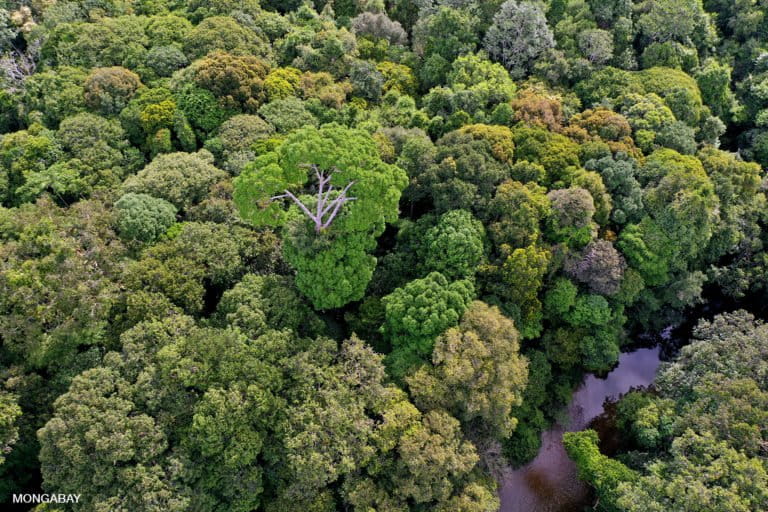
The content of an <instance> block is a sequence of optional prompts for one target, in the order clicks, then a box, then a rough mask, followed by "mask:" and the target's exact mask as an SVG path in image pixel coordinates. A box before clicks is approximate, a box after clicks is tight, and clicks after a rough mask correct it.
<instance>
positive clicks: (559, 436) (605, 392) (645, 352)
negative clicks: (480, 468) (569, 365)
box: [499, 347, 660, 512]
mask: <svg viewBox="0 0 768 512" xmlns="http://www.w3.org/2000/svg"><path fill="white" fill-rule="evenodd" d="M659 354H660V349H659V347H654V348H641V349H638V350H634V351H632V352H625V353H622V354H621V355H620V356H619V364H618V365H617V366H616V368H614V369H613V370H612V371H611V372H610V373H608V374H607V375H606V376H605V377H603V378H600V377H596V376H594V375H588V376H587V377H586V378H585V379H584V382H583V383H582V384H581V386H579V388H578V389H577V390H576V391H575V392H574V394H573V397H572V399H571V403H570V404H569V405H568V410H567V418H568V419H567V425H555V426H554V427H553V428H552V429H550V430H548V431H546V432H544V433H543V434H542V438H541V449H540V450H539V453H538V455H537V456H536V458H535V459H533V460H532V461H531V462H530V463H528V464H527V465H526V466H523V467H522V468H520V469H517V470H512V469H508V470H507V471H506V472H505V473H504V475H503V476H502V478H501V481H500V482H499V495H500V498H501V512H581V511H582V510H583V508H584V507H585V506H588V505H590V502H591V499H592V495H591V492H590V489H589V487H588V486H587V485H586V484H585V483H584V482H582V481H581V480H579V478H578V476H577V474H576V466H575V464H574V463H573V462H572V461H571V459H569V458H568V455H567V454H566V453H565V448H563V442H562V441H563V432H565V431H576V430H583V429H584V428H585V427H587V425H589V422H590V421H592V420H593V419H594V418H595V417H597V416H599V415H600V414H601V413H602V412H603V403H604V402H605V400H606V399H607V398H617V397H618V396H619V395H621V394H623V393H626V392H627V391H629V390H630V388H633V387H638V386H647V385H649V384H650V383H651V382H653V379H654V377H655V376H656V370H658V368H659V364H660V359H659Z"/></svg>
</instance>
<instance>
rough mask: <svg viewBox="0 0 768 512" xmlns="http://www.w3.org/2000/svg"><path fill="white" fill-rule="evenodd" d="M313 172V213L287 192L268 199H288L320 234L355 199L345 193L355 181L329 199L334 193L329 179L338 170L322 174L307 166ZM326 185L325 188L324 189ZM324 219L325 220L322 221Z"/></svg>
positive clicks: (314, 167)
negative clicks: (314, 200)
mask: <svg viewBox="0 0 768 512" xmlns="http://www.w3.org/2000/svg"><path fill="white" fill-rule="evenodd" d="M308 167H311V169H312V170H313V171H314V172H315V177H316V178H317V204H316V205H315V211H314V212H312V211H311V210H310V209H309V208H308V207H307V206H306V205H305V204H304V203H302V202H301V200H300V199H299V198H298V197H296V196H295V195H294V194H293V193H291V192H290V191H289V190H285V191H284V192H285V193H284V194H280V195H278V196H274V197H271V198H270V201H277V200H279V199H285V198H286V197H287V198H289V199H290V200H291V201H293V202H294V203H296V205H297V206H298V207H299V208H301V211H303V212H304V214H305V215H306V216H307V217H309V218H310V219H311V220H312V222H314V223H315V231H316V232H320V231H321V230H323V229H327V228H328V227H330V225H331V223H332V222H333V220H334V219H335V218H336V216H337V215H338V213H339V211H340V210H341V207H342V206H344V205H345V204H346V203H348V202H349V201H354V200H356V199H357V198H356V197H348V196H347V192H349V189H350V188H351V187H352V185H354V184H355V181H354V180H353V181H350V182H349V183H347V185H346V186H345V187H344V188H343V189H342V190H341V192H339V193H338V195H337V196H336V197H334V198H333V199H331V194H332V193H333V192H335V191H336V189H334V187H333V185H331V184H330V181H331V177H332V176H333V174H334V173H337V172H341V171H340V170H339V169H336V168H334V169H333V170H332V171H331V172H330V173H324V172H323V171H321V170H320V169H318V167H317V165H311V166H308ZM326 185H327V188H326ZM324 219H325V220H324Z"/></svg>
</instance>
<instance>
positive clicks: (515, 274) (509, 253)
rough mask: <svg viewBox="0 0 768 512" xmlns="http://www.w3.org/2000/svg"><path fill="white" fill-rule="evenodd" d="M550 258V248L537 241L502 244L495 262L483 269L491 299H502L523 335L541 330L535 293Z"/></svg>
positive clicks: (539, 311)
mask: <svg viewBox="0 0 768 512" xmlns="http://www.w3.org/2000/svg"><path fill="white" fill-rule="evenodd" d="M551 259H552V254H551V253H550V251H548V250H547V249H545V248H541V247H538V246H536V245H529V246H527V247H524V248H518V249H512V248H511V247H509V246H502V247H501V257H500V258H499V261H498V263H497V264H495V265H489V266H488V267H486V268H484V269H483V273H484V276H483V277H484V284H485V289H486V291H487V292H488V293H489V294H491V295H492V296H493V298H494V300H493V301H490V302H501V306H502V309H503V310H504V311H505V312H506V313H508V314H509V315H510V316H512V318H513V319H514V320H515V325H517V328H518V330H519V331H520V335H521V336H522V337H523V338H533V337H536V336H537V335H538V334H540V332H541V302H539V299H538V294H539V290H540V289H541V287H542V285H543V278H544V275H545V274H546V272H547V268H548V267H549V264H550V261H551Z"/></svg>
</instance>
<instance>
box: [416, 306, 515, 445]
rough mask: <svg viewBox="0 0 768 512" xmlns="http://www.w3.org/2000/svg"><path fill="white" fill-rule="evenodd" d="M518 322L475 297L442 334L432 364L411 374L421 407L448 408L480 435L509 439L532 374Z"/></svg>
mask: <svg viewBox="0 0 768 512" xmlns="http://www.w3.org/2000/svg"><path fill="white" fill-rule="evenodd" d="M519 345H520V344H519V340H518V334H517V329H515V326H514V323H513V322H512V321H511V320H509V319H508V318H506V317H504V316H503V315H502V314H501V312H500V311H499V310H498V308H496V307H493V306H488V305H486V304H484V303H482V302H479V301H475V302H473V303H472V304H471V305H470V306H469V308H468V309H467V310H466V311H465V312H464V315H463V316H462V318H461V321H460V323H459V326H458V327H453V328H451V329H449V330H448V331H446V332H445V333H443V334H442V335H440V337H438V339H437V341H435V346H434V349H433V351H432V365H425V366H423V367H421V368H420V369H419V370H418V371H416V372H415V373H414V374H413V375H411V376H409V377H407V378H406V382H407V383H408V388H409V390H410V393H411V396H412V397H413V399H414V402H415V403H416V405H417V406H418V407H420V408H421V409H427V410H432V409H445V410H447V411H450V412H452V413H453V414H455V415H456V417H458V418H459V419H461V420H462V421H463V422H464V423H465V425H466V426H467V428H468V429H469V430H471V431H473V432H474V433H476V434H478V433H479V434H481V435H485V436H490V437H495V438H505V437H508V436H509V435H510V434H511V433H512V431H513V430H514V429H515V426H516V424H517V420H516V419H515V417H514V416H513V409H514V408H515V407H516V406H519V405H520V404H521V403H522V390H523V389H525V385H526V382H527V380H528V379H527V378H528V368H527V361H526V360H525V358H523V357H521V356H520V354H519V348H520V346H519Z"/></svg>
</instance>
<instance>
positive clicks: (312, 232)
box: [234, 125, 406, 309]
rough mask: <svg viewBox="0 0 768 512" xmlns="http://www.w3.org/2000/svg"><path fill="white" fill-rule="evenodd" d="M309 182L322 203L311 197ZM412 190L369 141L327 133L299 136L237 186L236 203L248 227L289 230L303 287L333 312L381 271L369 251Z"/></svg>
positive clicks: (338, 130)
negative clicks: (403, 196)
mask: <svg viewBox="0 0 768 512" xmlns="http://www.w3.org/2000/svg"><path fill="white" fill-rule="evenodd" d="M310 177H311V178H310ZM310 179H313V181H314V180H317V186H318V188H317V195H316V196H315V195H312V196H309V195H305V192H304V191H305V190H306V187H307V185H308V183H309V181H310ZM405 185H406V177H405V173H404V172H403V171H402V170H401V169H399V168H398V167H395V166H393V165H389V164H386V163H384V162H383V161H382V160H381V157H380V156H379V153H378V150H377V148H376V145H375V143H374V141H373V139H372V138H371V137H370V136H369V135H368V134H366V133H364V132H361V131H359V130H353V129H349V128H343V127H341V126H338V125H326V126H323V127H322V128H319V129H318V128H304V129H301V130H298V131H296V132H294V133H293V134H291V135H290V136H289V137H288V138H287V139H286V140H285V142H283V143H282V144H281V145H280V146H279V147H278V148H277V149H276V151H274V152H271V153H267V154H265V155H263V156H261V157H259V158H257V159H256V161H254V163H253V164H252V165H250V166H249V167H247V168H246V169H245V170H244V171H243V173H242V174H241V175H240V176H238V177H237V178H236V179H235V192H234V199H235V202H236V204H237V206H238V208H239V210H240V214H241V216H242V217H243V218H244V219H247V220H248V221H250V222H252V223H254V224H256V225H272V226H286V234H287V236H286V240H285V255H286V260H287V261H288V262H289V263H290V264H291V265H292V266H293V267H294V268H295V269H296V270H297V276H296V283H297V286H298V288H299V290H301V292H302V293H304V294H305V295H306V296H307V297H309V298H310V300H311V301H312V302H313V304H314V305H315V307H316V308H319V309H326V308H334V307H340V306H343V305H344V304H346V303H348V302H350V301H352V300H357V299H360V298H361V297H362V296H363V293H364V291H365V287H366V286H367V284H368V282H369V281H370V279H371V276H372V274H373V269H374V268H375V266H376V259H375V258H373V257H372V256H370V254H369V251H371V250H372V249H373V248H374V247H375V243H376V242H375V241H376V238H377V237H378V236H379V235H380V234H381V233H382V231H383V229H384V225H385V223H386V222H392V221H394V220H395V219H396V217H397V211H398V210H397V208H398V201H399V199H400V192H401V191H402V189H404V188H405ZM294 191H295V192H296V193H294ZM297 194H298V195H297ZM286 201H287V202H288V203H289V204H290V205H291V206H290V208H288V209H285V206H284V203H285V202H286Z"/></svg>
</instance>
